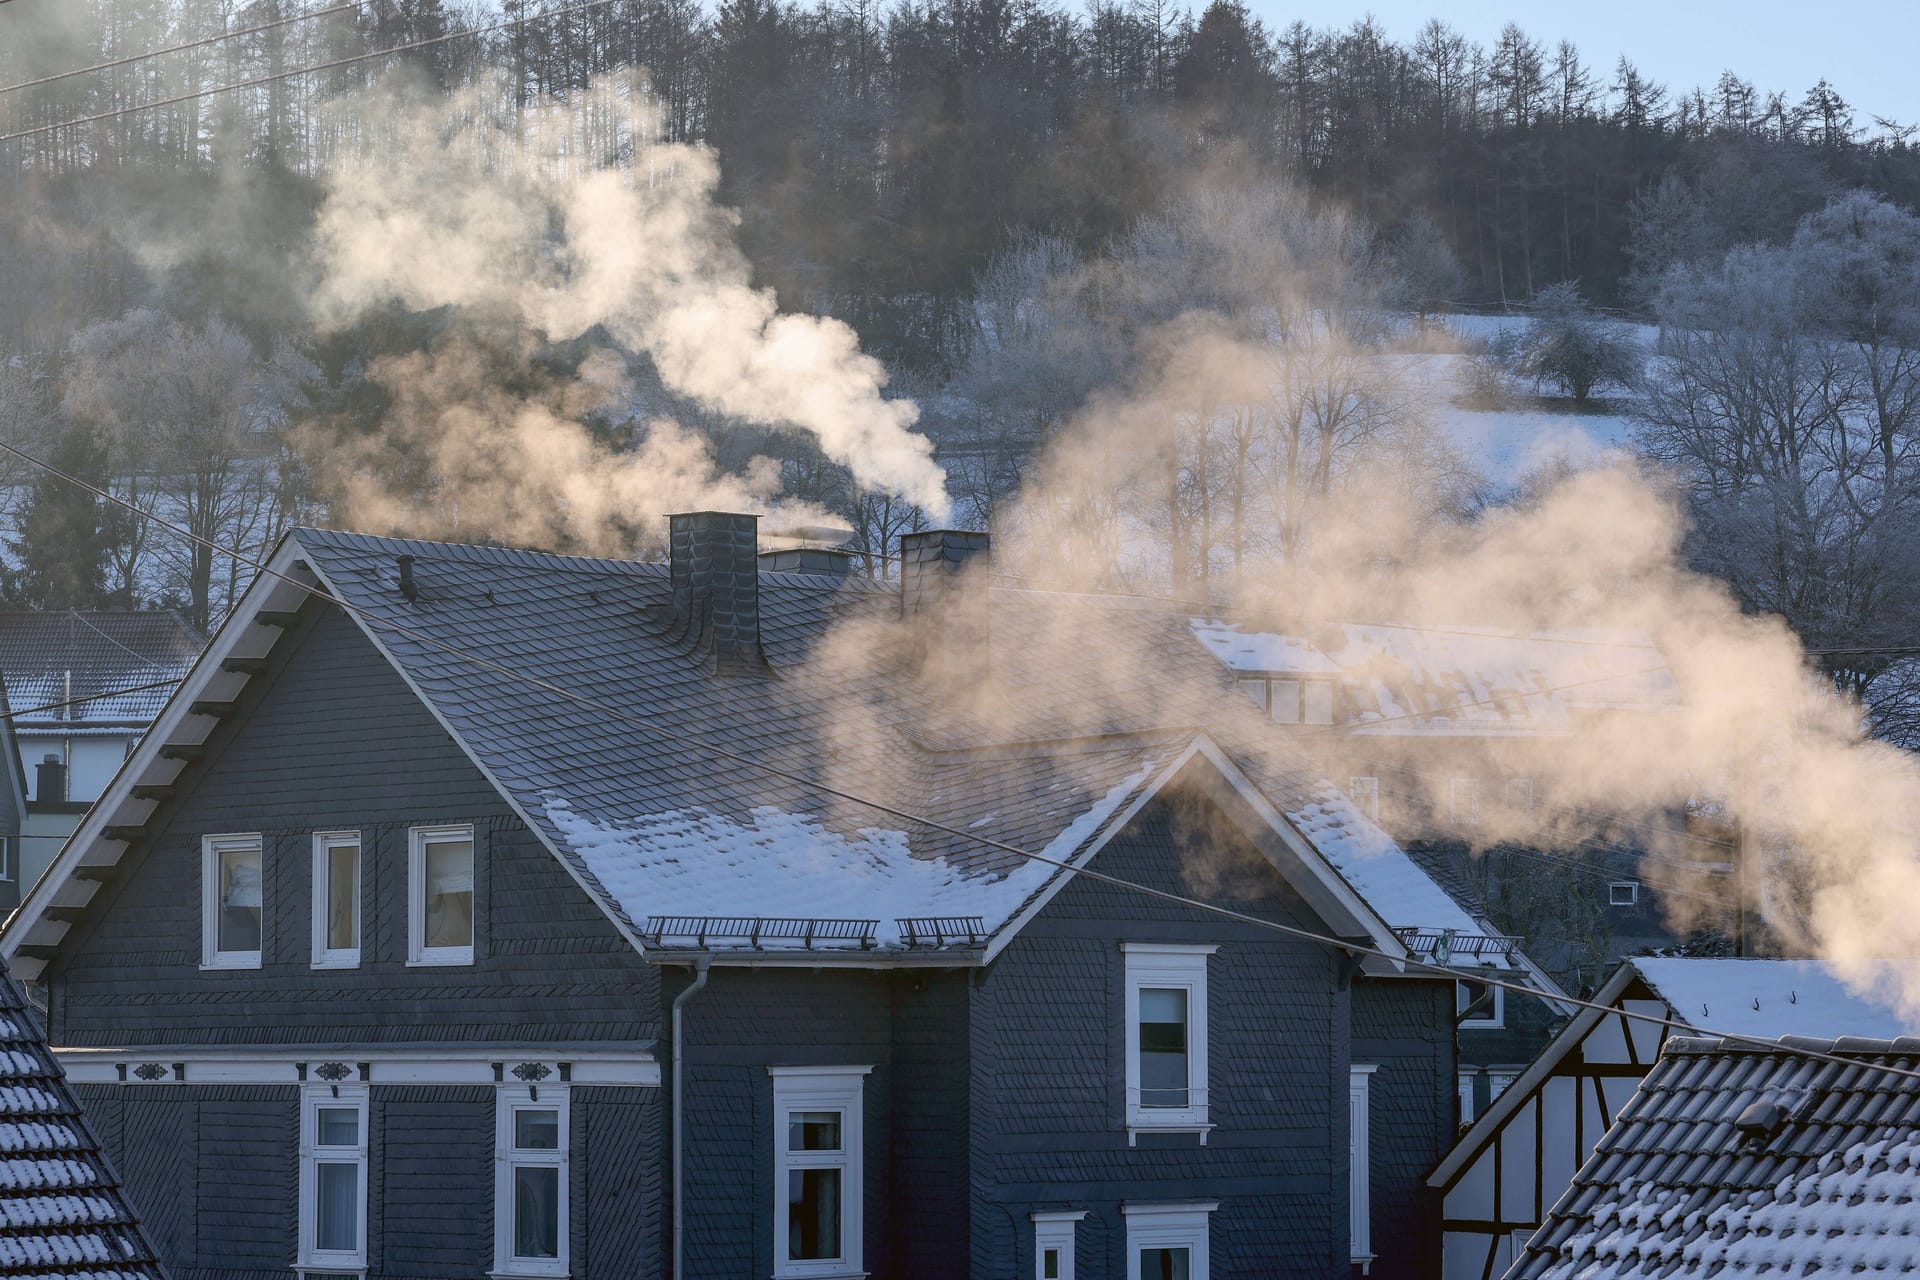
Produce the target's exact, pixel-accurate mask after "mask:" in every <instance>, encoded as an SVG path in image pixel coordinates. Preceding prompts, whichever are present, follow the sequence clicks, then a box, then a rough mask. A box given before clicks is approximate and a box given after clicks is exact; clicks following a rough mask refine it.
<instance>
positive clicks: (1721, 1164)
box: [1507, 1036, 1920, 1280]
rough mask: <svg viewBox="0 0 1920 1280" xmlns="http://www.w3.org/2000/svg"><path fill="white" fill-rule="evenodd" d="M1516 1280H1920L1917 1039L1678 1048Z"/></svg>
mask: <svg viewBox="0 0 1920 1280" xmlns="http://www.w3.org/2000/svg"><path fill="white" fill-rule="evenodd" d="M1799 1049H1811V1050H1815V1051H1817V1052H1821V1053H1826V1054H1831V1055H1834V1056H1836V1057H1839V1058H1842V1059H1844V1061H1841V1062H1831V1061H1823V1060H1821V1059H1818V1058H1811V1057H1808V1056H1806V1055H1805V1054H1804V1053H1800V1052H1796V1050H1799ZM1507 1275H1508V1276H1509V1277H1510V1280H1574V1278H1575V1277H1579V1280H1616V1278H1618V1280H1626V1278H1627V1277H1634V1276H1671V1277H1674V1278H1675V1280H1695V1278H1696V1277H1698V1278H1700V1280H1704V1278H1705V1277H1708V1276H1715V1277H1720V1278H1721V1280H1748V1278H1749V1277H1754V1278H1757V1277H1787V1276H1794V1277H1799V1276H1858V1275H1871V1276H1914V1275H1920V1040H1916V1039H1910V1038H1902V1039H1894V1040H1875V1039H1870V1038H1844V1039H1840V1040H1821V1039H1813V1038H1806V1037H1799V1036H1788V1037H1785V1038H1783V1039H1782V1040H1780V1041H1779V1043H1778V1046H1777V1047H1769V1046H1756V1045H1753V1044H1751V1043H1748V1042H1745V1041H1738V1042H1736V1041H1730V1040H1722V1039H1719V1038H1715V1037H1675V1038H1673V1039H1671V1040H1669V1041H1667V1044H1666V1047H1665V1049H1663V1050H1662V1051H1661V1055H1660V1061H1659V1063H1658V1064H1656V1065H1655V1066H1654V1068H1653V1070H1652V1072H1650V1073H1649V1074H1648V1076H1647V1078H1646V1079H1645V1080H1644V1081H1642V1082H1641V1085H1640V1088H1639V1090H1638V1091H1637V1092H1636V1093H1635V1094H1634V1095H1633V1098H1632V1100H1631V1101H1629V1102H1628V1103H1627V1106H1626V1110H1625V1111H1623V1112H1622V1113H1621V1115H1620V1119H1619V1122H1618V1123H1616V1124H1615V1125H1614V1126H1613V1128H1612V1129H1610V1130H1608V1131H1607V1136H1606V1137H1604V1138H1602V1139H1601V1140H1600V1145H1599V1146H1598V1147H1597V1148H1595V1150H1594V1153H1593V1157H1592V1159H1590V1160H1589V1161H1587V1163H1586V1164H1585V1165H1584V1166H1582V1168H1581V1169H1580V1172H1579V1173H1578V1174H1576V1175H1575V1177H1574V1179H1573V1185H1572V1186H1571V1187H1570V1188H1568V1190H1567V1193H1566V1195H1565V1196H1564V1197H1562V1199H1561V1200H1560V1202H1559V1203H1558V1204H1557V1205H1555V1206H1554V1209H1553V1213H1552V1216H1551V1217H1550V1218H1549V1219H1548V1220H1547V1222H1546V1224H1545V1225H1544V1226H1543V1227H1541V1229H1540V1231H1539V1232H1538V1233H1537V1234H1535V1235H1534V1237H1533V1238H1532V1239H1531V1240H1530V1241H1528V1243H1527V1247H1526V1252H1525V1254H1524V1255H1523V1256H1522V1257H1521V1258H1520V1259H1519V1260H1518V1261H1517V1262H1516V1263H1515V1264H1514V1266H1513V1269H1512V1270H1511V1271H1509V1272H1508V1273H1507Z"/></svg>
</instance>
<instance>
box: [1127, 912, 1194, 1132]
mask: <svg viewBox="0 0 1920 1280" xmlns="http://www.w3.org/2000/svg"><path fill="white" fill-rule="evenodd" d="M1120 947H1121V950H1122V951H1124V952H1125V953H1126V962H1127V996H1126V999H1127V1026H1126V1046H1127V1064H1126V1088H1127V1107H1126V1123H1127V1129H1128V1131H1129V1133H1131V1132H1132V1131H1134V1130H1138V1129H1181V1130H1187V1131H1198V1132H1199V1133H1200V1134H1201V1135H1202V1137H1203V1140H1204V1136H1205V1134H1206V1132H1207V1130H1208V1129H1210V1128H1211V1127H1212V1126H1211V1125H1210V1124H1209V1123H1208V1121H1207V957H1208V956H1210V955H1212V954H1213V953H1214V952H1215V951H1216V950H1218V948H1217V947H1214V946H1210V945H1200V946H1192V945H1179V944H1167V943H1145V942H1123V943H1121V944H1120Z"/></svg>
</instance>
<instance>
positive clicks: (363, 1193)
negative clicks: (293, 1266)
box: [300, 1085, 367, 1271]
mask: <svg viewBox="0 0 1920 1280" xmlns="http://www.w3.org/2000/svg"><path fill="white" fill-rule="evenodd" d="M300 1111H301V1114H300V1266H301V1267H302V1268H310V1269H318V1270H343V1271H359V1270H363V1269H364V1268H365V1267H366V1265H367V1091H366V1088H365V1087H364V1086H361V1085H311V1086H309V1087H308V1088H307V1090H306V1093H305V1095H304V1097H303V1099H302V1106H301V1109H300Z"/></svg>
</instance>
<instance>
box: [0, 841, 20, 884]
mask: <svg viewBox="0 0 1920 1280" xmlns="http://www.w3.org/2000/svg"><path fill="white" fill-rule="evenodd" d="M19 855H20V837H19V836H0V881H4V882H5V883H8V884H11V883H13V879H14V877H15V876H17V875H19V874H20V870H19V867H20V856H19Z"/></svg>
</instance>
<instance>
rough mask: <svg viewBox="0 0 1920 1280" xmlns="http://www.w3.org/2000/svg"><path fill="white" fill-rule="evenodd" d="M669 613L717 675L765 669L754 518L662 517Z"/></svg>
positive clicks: (713, 514)
mask: <svg viewBox="0 0 1920 1280" xmlns="http://www.w3.org/2000/svg"><path fill="white" fill-rule="evenodd" d="M667 522H668V538H667V547H668V556H669V559H670V561H671V566H670V568H671V574H672V582H673V608H674V612H675V613H676V614H677V615H678V616H679V620H680V622H681V624H682V625H684V626H685V627H687V628H688V629H689V630H690V631H691V632H692V633H693V634H694V635H695V636H696V637H697V643H698V644H700V645H701V646H702V647H707V648H710V649H711V650H712V652H713V660H714V671H715V673H716V674H718V675H723V676H726V675H752V674H756V673H759V672H763V671H765V670H766V666H767V663H766V658H765V656H764V655H763V654H762V653H761V651H760V565H759V562H758V557H757V555H756V552H757V551H758V549H759V525H760V517H759V516H749V515H739V514H736V513H734V512H730V511H688V512H683V513H681V514H679V515H673V516H668V517H667Z"/></svg>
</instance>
